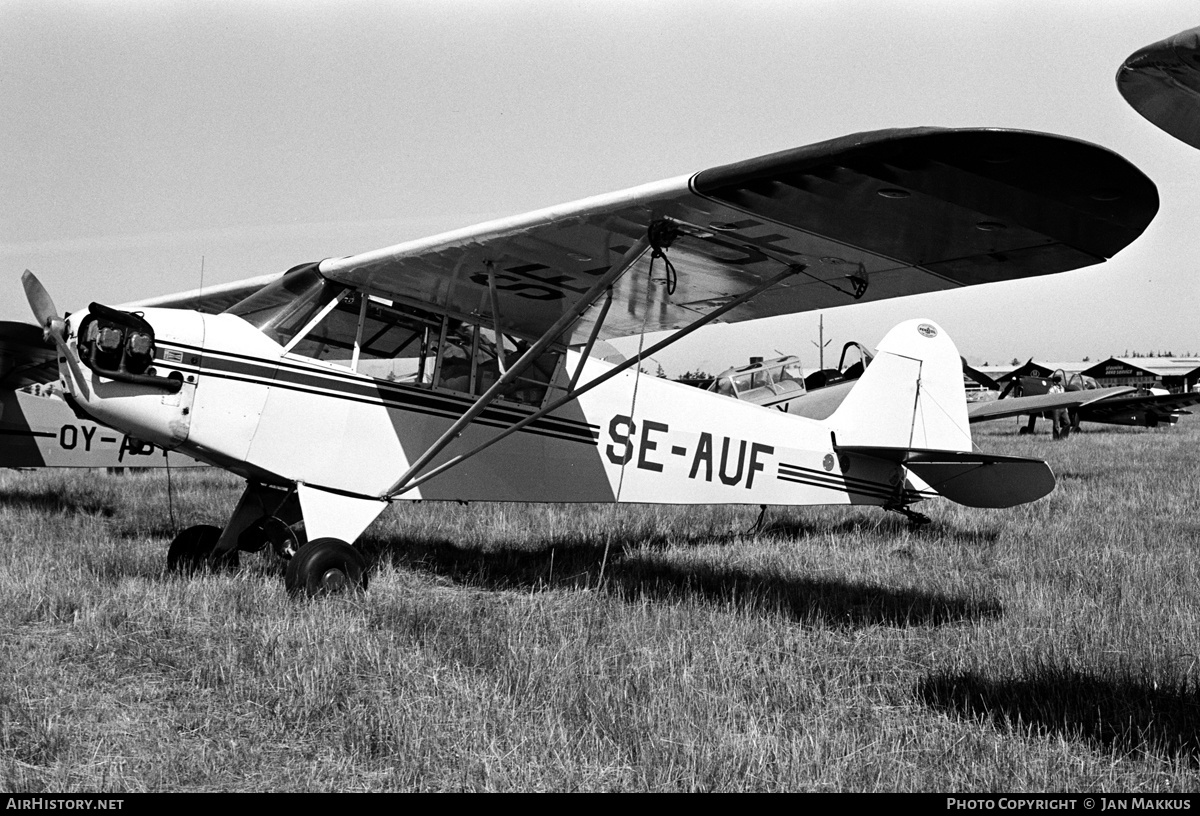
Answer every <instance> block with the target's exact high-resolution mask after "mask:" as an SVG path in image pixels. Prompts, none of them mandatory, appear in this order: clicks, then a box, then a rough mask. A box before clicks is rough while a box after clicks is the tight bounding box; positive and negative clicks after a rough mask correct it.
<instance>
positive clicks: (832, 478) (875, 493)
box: [777, 462, 937, 502]
mask: <svg viewBox="0 0 1200 816" xmlns="http://www.w3.org/2000/svg"><path fill="white" fill-rule="evenodd" d="M777 477H778V478H779V480H780V481H784V482H795V483H797V484H805V485H809V486H810V487H823V488H826V489H827V490H834V491H837V492H841V493H848V494H854V493H857V494H859V495H862V496H869V497H871V498H879V499H888V498H893V497H895V496H896V492H897V491H896V488H895V487H894V486H892V485H889V484H885V483H883V482H873V481H870V480H869V479H859V478H855V477H851V476H845V475H841V474H835V473H827V472H825V471H821V470H816V469H814V468H806V467H801V466H800V465H789V464H787V463H785V462H780V463H779V470H778V474H777ZM935 495H937V494H936V493H929V494H927V493H925V492H924V491H917V490H911V489H906V490H904V491H903V498H904V499H905V500H906V501H910V502H912V501H918V500H920V499H926V498H932V497H933V496H935Z"/></svg>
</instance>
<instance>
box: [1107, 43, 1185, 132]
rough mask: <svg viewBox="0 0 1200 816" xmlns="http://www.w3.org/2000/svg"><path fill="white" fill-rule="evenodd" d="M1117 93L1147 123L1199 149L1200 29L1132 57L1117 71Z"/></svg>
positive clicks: (1143, 49) (1148, 48) (1135, 53)
mask: <svg viewBox="0 0 1200 816" xmlns="http://www.w3.org/2000/svg"><path fill="white" fill-rule="evenodd" d="M1117 90H1119V91H1120V92H1121V96H1123V97H1125V101H1126V102H1128V103H1129V104H1130V105H1131V106H1133V109H1134V110H1136V111H1137V112H1138V113H1140V114H1141V115H1142V116H1144V117H1146V119H1148V120H1150V121H1151V122H1153V123H1154V124H1155V125H1157V126H1158V127H1160V128H1162V129H1163V130H1165V131H1166V132H1167V133H1169V134H1171V135H1172V136H1174V137H1175V138H1176V139H1179V140H1180V141H1183V142H1186V143H1187V144H1189V145H1191V146H1192V147H1197V148H1200V27H1198V28H1189V29H1188V30H1187V31H1181V32H1179V33H1178V34H1175V35H1174V36H1172V37H1168V38H1166V39H1165V40H1159V41H1158V42H1156V43H1151V44H1150V45H1147V46H1146V47H1145V48H1141V49H1139V50H1137V51H1135V52H1134V53H1133V54H1131V55H1130V57H1129V58H1128V59H1127V60H1125V62H1124V63H1122V64H1121V68H1120V70H1118V71H1117Z"/></svg>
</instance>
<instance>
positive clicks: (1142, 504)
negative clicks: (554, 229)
mask: <svg viewBox="0 0 1200 816" xmlns="http://www.w3.org/2000/svg"><path fill="white" fill-rule="evenodd" d="M1015 431H1016V424H1015V421H1014V422H1013V424H1009V423H1008V422H1000V423H993V425H992V426H990V427H985V428H983V429H982V430H981V431H980V430H978V429H977V441H978V442H979V444H980V446H981V447H982V448H983V449H984V450H986V451H989V452H995V453H1009V454H1016V455H1030V456H1042V457H1044V458H1047V459H1048V460H1049V461H1050V463H1051V465H1052V466H1053V468H1054V470H1055V472H1056V474H1057V475H1058V479H1059V482H1058V487H1057V489H1056V490H1055V492H1054V493H1052V494H1051V495H1050V496H1048V497H1047V498H1045V499H1042V500H1041V501H1039V502H1036V503H1034V504H1032V505H1027V506H1024V507H1019V508H1016V509H1012V510H1004V511H1000V510H996V511H989V510H971V509H968V508H963V507H959V506H957V505H953V504H950V503H948V502H946V501H944V500H938V501H935V502H930V503H926V504H924V505H922V506H921V508H920V509H921V510H922V511H923V512H925V513H926V514H928V515H929V516H931V517H932V519H933V521H932V523H931V524H930V525H928V526H927V527H925V528H921V529H919V530H915V531H914V530H911V529H910V528H909V526H908V524H907V522H905V520H904V519H903V518H902V517H900V516H898V515H896V514H889V513H885V512H883V511H881V510H879V509H876V508H860V509H848V508H811V509H799V510H786V509H781V508H772V510H771V511H770V513H769V514H768V517H767V526H766V528H765V529H764V530H763V531H762V532H760V533H758V534H755V535H752V536H746V535H743V532H744V531H745V530H746V529H747V528H749V527H750V526H751V524H752V523H753V522H754V520H755V517H756V516H757V508H756V507H735V508H726V507H716V508H706V507H699V508H676V507H665V508H664V507H641V506H638V507H623V508H615V507H611V506H593V505H587V506H566V505H538V504H530V505H491V504H473V505H470V506H459V505H453V504H451V505H446V504H419V505H414V506H411V507H405V506H398V507H396V508H393V509H392V510H390V511H389V512H388V513H387V514H385V515H384V516H383V518H382V519H381V520H380V521H378V522H377V523H376V524H375V525H374V526H372V527H371V529H370V530H369V531H368V533H367V535H366V536H365V537H364V540H363V542H362V545H363V547H364V549H365V551H366V552H367V553H369V555H370V558H371V561H372V564H373V567H372V570H371V573H370V589H369V591H368V592H367V593H365V594H363V595H360V596H357V597H342V598H333V599H321V600H316V601H297V600H293V599H291V598H289V597H288V595H287V593H286V592H285V590H284V588H283V584H282V580H281V578H280V574H281V568H280V567H279V565H278V564H277V563H274V561H273V560H272V558H269V557H268V556H266V555H257V554H256V555H245V554H243V558H242V567H241V569H240V570H239V571H238V572H236V573H233V574H226V575H203V576H199V577H195V578H188V579H184V578H179V577H175V576H167V575H165V574H164V561H165V551H166V547H167V543H168V542H169V541H170V538H171V536H172V535H173V532H174V530H175V528H176V527H177V526H178V527H182V526H185V525H189V524H196V523H202V522H209V523H216V524H221V523H223V522H224V520H225V517H226V516H227V514H228V513H229V511H230V510H231V509H232V506H233V503H234V501H235V499H236V497H237V495H238V493H239V491H240V485H239V483H238V482H237V481H236V480H235V479H233V478H231V477H228V476H226V475H224V474H221V473H216V472H211V471H207V472H206V471H193V472H180V471H177V472H175V473H174V474H173V475H172V481H173V487H174V490H173V501H172V502H169V501H168V492H167V480H166V476H165V474H164V473H162V472H158V473H145V474H131V475H126V476H111V475H103V474H101V475H97V474H93V473H72V472H64V471H59V472H24V473H17V472H12V471H0V536H2V539H0V540H2V541H3V546H2V547H0V636H2V637H0V789H4V790H8V791H53V792H68V791H124V792H133V791H226V790H231V791H260V790H334V791H350V790H366V791H387V790H401V791H410V790H501V791H514V790H519V791H525V790H554V791H567V790H621V791H637V790H655V791H677V790H723V791H751V790H753V791H758V790H764V791H766V790H787V791H814V790H820V791H947V792H949V791H976V792H981V791H1014V792H1015V791H1076V792H1080V791H1107V792H1120V791H1130V792H1133V791H1137V792H1153V791H1172V792H1185V791H1195V790H1197V789H1200V639H1198V633H1200V559H1197V555H1196V545H1197V542H1198V540H1200V524H1198V522H1197V518H1196V508H1197V506H1198V500H1200V419H1197V418H1194V417H1187V418H1184V419H1183V420H1182V421H1181V423H1180V424H1179V426H1178V427H1176V428H1173V429H1167V430H1154V431H1148V430H1128V429H1104V428H1102V427H1101V426H1090V428H1088V427H1085V430H1084V432H1082V433H1080V434H1077V435H1075V436H1072V438H1071V439H1070V440H1068V441H1066V442H1052V441H1051V439H1050V438H1049V435H1048V434H1046V433H1043V434H1039V435H1038V436H1037V437H1035V438H1028V437H1018V436H1017V435H1016V432H1015ZM172 517H173V518H174V522H173V521H172Z"/></svg>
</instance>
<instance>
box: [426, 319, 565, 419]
mask: <svg viewBox="0 0 1200 816" xmlns="http://www.w3.org/2000/svg"><path fill="white" fill-rule="evenodd" d="M529 346H530V344H529V343H527V342H526V341H524V340H521V339H518V338H514V337H510V336H508V335H504V334H501V335H500V336H499V338H497V336H496V333H495V331H493V330H492V329H490V328H485V327H483V326H478V325H475V324H472V323H465V322H461V321H457V320H454V319H450V320H449V321H448V323H447V326H446V330H445V334H444V340H443V342H442V345H441V355H440V359H439V361H438V373H437V386H438V387H439V388H446V389H449V390H451V391H459V392H462V393H465V394H471V395H473V396H481V395H482V394H484V393H485V392H486V391H487V390H488V389H489V388H491V387H492V386H493V385H495V384H496V382H497V381H498V380H499V379H500V377H501V376H502V375H503V374H504V373H505V372H506V371H508V369H509V367H511V366H513V365H515V364H516V363H517V361H518V360H520V359H521V356H522V355H523V354H524V353H525V351H526V350H527V349H528V348H529ZM560 356H561V355H560V354H559V352H557V351H548V352H546V353H544V354H542V356H541V357H539V358H538V359H537V360H535V361H534V362H533V364H532V365H530V366H529V367H528V368H526V369H525V370H524V371H523V372H521V374H520V375H519V376H518V377H517V379H516V381H515V382H513V383H510V384H509V385H508V386H507V387H506V388H505V389H504V391H502V392H501V394H500V398H501V399H505V400H509V401H512V402H520V403H524V404H526V405H541V403H542V401H543V400H544V399H545V397H546V392H547V390H548V388H549V385H550V380H551V379H552V378H553V377H554V372H555V369H557V368H558V361H559V357H560ZM501 361H503V366H501Z"/></svg>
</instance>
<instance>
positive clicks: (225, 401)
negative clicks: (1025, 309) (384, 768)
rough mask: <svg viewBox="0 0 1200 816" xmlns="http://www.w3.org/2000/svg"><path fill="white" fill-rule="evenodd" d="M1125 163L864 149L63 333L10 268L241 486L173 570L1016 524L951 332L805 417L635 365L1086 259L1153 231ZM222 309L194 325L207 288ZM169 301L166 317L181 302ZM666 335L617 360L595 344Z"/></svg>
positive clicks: (720, 177)
mask: <svg viewBox="0 0 1200 816" xmlns="http://www.w3.org/2000/svg"><path fill="white" fill-rule="evenodd" d="M1157 207H1158V195H1157V191H1156V189H1155V187H1154V185H1153V183H1152V182H1151V181H1150V180H1149V179H1147V178H1146V177H1145V176H1144V175H1143V174H1142V173H1141V172H1140V171H1138V170H1137V169H1136V168H1135V167H1133V166H1132V165H1131V164H1129V163H1128V162H1127V161H1126V160H1124V159H1123V158H1121V157H1120V156H1118V155H1116V154H1114V153H1112V152H1110V151H1108V150H1106V149H1104V148H1101V147H1098V146H1096V145H1092V144H1089V143H1085V142H1081V141H1077V140H1074V139H1069V138H1064V137H1058V136H1053V135H1048V134H1041V133H1033V132H1024V131H1006V130H989V129H961V130H959V129H940V128H914V129H902V130H887V131H877V132H871V133H862V134H856V135H853V136H848V137H844V138H839V139H834V140H831V141H827V142H822V143H819V144H815V145H811V146H807V147H801V148H796V149H792V150H786V151H783V152H780V153H775V154H771V155H767V156H763V157H759V158H755V159H750V160H748V161H742V162H738V163H735V164H729V165H725V166H720V167H715V168H712V169H709V170H704V171H702V172H700V173H697V174H694V175H690V176H684V177H679V178H675V179H670V180H667V181H663V182H658V183H653V184H648V185H645V186H642V187H637V188H633V189H631V190H626V191H623V192H618V193H613V194H609V195H602V196H597V197H594V198H589V199H584V200H582V201H578V202H575V203H572V204H566V205H563V206H559V207H552V208H549V209H545V210H540V211H536V212H532V213H529V214H527V215H522V216H518V217H514V218H508V219H502V220H498V221H493V222H489V223H485V224H482V225H479V226H476V227H471V228H467V229H462V230H457V231H453V232H449V233H444V234H441V235H436V236H433V237H430V238H425V239H421V240H415V241H409V242H407V243H403V244H399V245H396V246H392V247H388V248H385V249H381V250H377V251H374V252H367V253H365V254H361V255H354V256H350V257H343V258H330V259H326V260H324V261H320V262H318V263H309V264H304V265H302V266H298V267H294V268H293V269H291V270H289V271H288V272H287V273H285V274H283V275H279V276H274V277H273V278H270V279H256V280H254V281H249V282H245V283H244V284H230V285H228V286H225V287H222V288H221V289H220V290H219V291H214V290H212V289H210V290H206V292H205V294H204V295H200V294H199V293H195V292H192V293H184V294H182V295H177V296H168V297H162V298H156V299H153V300H145V301H141V302H140V303H137V304H136V305H135V306H128V307H124V308H114V307H109V306H104V305H101V304H98V303H93V304H91V305H90V306H89V307H88V308H87V309H85V310H81V311H78V312H74V313H72V314H70V315H69V316H68V317H65V318H64V317H62V316H61V314H60V312H59V311H58V309H57V308H56V307H55V306H54V304H53V302H52V300H51V298H50V296H49V294H48V293H47V291H46V289H45V288H44V287H43V286H42V285H41V284H40V283H39V282H38V281H37V279H36V278H35V277H34V276H33V275H32V274H31V273H28V272H27V273H26V275H25V276H24V279H23V280H24V285H25V289H26V294H27V297H28V299H29V301H30V304H31V306H32V308H33V312H34V314H35V316H36V317H37V321H38V323H39V324H40V325H41V326H43V327H44V329H45V333H46V335H47V337H48V338H49V339H50V340H52V341H53V342H54V343H55V345H56V347H57V350H58V360H59V385H60V388H61V389H62V391H63V392H64V394H66V395H67V400H68V401H69V402H70V404H71V405H72V406H73V407H74V408H75V409H77V410H78V411H79V412H81V413H83V414H85V415H87V416H89V417H91V418H93V419H94V420H96V421H97V422H100V423H103V424H105V425H107V426H110V427H113V428H116V429H119V430H121V431H123V432H125V433H128V434H130V435H131V436H133V437H134V438H137V439H142V440H145V441H147V442H150V443H153V444H155V445H158V446H160V447H163V448H166V449H169V450H178V451H180V452H183V453H185V454H187V455H188V456H190V457H193V458H195V459H197V460H199V461H202V462H206V463H208V464H211V465H215V466H218V467H222V468H225V469H227V470H230V471H232V472H233V473H235V474H238V475H239V476H241V477H243V478H244V479H245V480H246V483H247V484H246V489H245V492H244V494H243V496H242V498H241V500H240V501H239V503H238V505H237V506H236V508H235V509H234V510H233V512H232V514H231V517H230V519H229V521H228V522H227V523H226V525H225V526H224V528H220V529H219V528H216V527H212V526H203V525H202V526H198V527H193V528H189V529H187V530H184V531H183V532H182V533H180V535H179V536H177V537H176V539H175V540H174V541H173V542H172V543H171V546H170V549H169V551H168V564H169V566H171V567H172V568H175V569H187V568H190V567H194V566H197V565H202V564H210V565H219V564H222V563H228V562H229V561H231V560H233V559H235V558H236V556H237V552H238V550H239V548H240V549H247V550H253V549H257V548H259V547H262V546H264V544H265V542H268V541H269V542H270V543H271V544H272V546H274V548H275V549H276V551H278V552H279V553H280V554H282V555H285V556H290V558H289V560H288V564H287V569H286V575H285V583H286V585H287V587H288V588H289V590H290V591H292V592H294V593H319V592H325V591H334V590H337V589H339V588H343V587H346V586H364V585H365V582H366V566H365V564H364V560H363V558H362V556H361V555H360V554H359V552H358V551H357V550H356V549H355V548H354V547H353V546H352V543H353V542H354V541H356V540H357V539H358V537H359V536H360V535H361V533H362V532H363V531H364V530H365V529H366V527H367V526H368V525H369V524H370V523H371V522H372V521H373V520H374V519H375V518H376V517H377V516H378V515H379V513H380V512H381V511H383V509H384V508H385V507H387V506H388V504H390V503H393V502H398V501H405V500H416V499H433V500H450V499H454V500H480V501H545V502H634V503H663V504H758V505H792V506H798V505H813V504H864V505H876V506H881V507H884V508H887V509H891V510H897V511H900V512H903V513H906V514H908V515H909V516H910V518H915V517H916V516H917V514H916V513H914V512H913V511H912V510H911V506H912V505H913V504H915V503H917V502H919V501H921V500H924V499H927V498H932V497H935V496H938V495H940V496H943V497H946V498H949V499H951V500H952V501H956V502H959V503H962V504H966V505H970V506H977V507H1007V506H1012V505H1015V504H1019V503H1023V502H1029V501H1033V500H1036V499H1037V498H1040V497H1041V496H1044V495H1045V494H1046V493H1048V492H1049V491H1050V490H1052V489H1053V486H1054V476H1053V474H1052V473H1051V471H1050V469H1049V467H1048V466H1047V465H1046V463H1045V462H1043V461H1041V460H1038V459H1026V458H1019V457H1009V456H993V455H988V454H984V453H979V452H976V451H975V450H974V446H973V444H972V442H971V435H970V428H969V424H968V418H967V410H966V402H965V398H964V391H963V381H962V366H961V362H960V358H959V354H958V351H957V350H956V349H955V347H954V344H953V343H952V342H951V340H950V339H949V338H948V337H947V336H946V334H945V332H944V331H942V329H941V328H940V327H938V326H937V325H936V324H935V323H933V322H932V321H929V320H909V321H906V322H903V323H901V324H900V325H898V326H897V327H896V328H894V329H893V330H892V331H891V332H889V333H888V335H887V336H886V337H885V338H884V339H883V341H882V342H881V343H880V344H879V347H878V351H877V353H876V355H875V357H874V360H873V361H872V362H871V365H870V367H869V368H868V369H867V370H866V372H865V373H864V374H863V376H861V377H860V378H859V379H857V380H856V381H855V382H854V385H853V388H852V389H850V390H849V392H848V393H847V394H846V396H845V398H844V399H843V400H842V401H841V403H840V404H839V405H838V407H837V410H836V411H835V412H834V413H833V414H832V415H831V416H829V417H828V418H827V419H824V420H813V419H810V418H808V417H804V416H798V415H794V414H791V413H783V412H780V411H769V410H763V409H761V408H760V407H759V406H756V405H753V404H747V403H742V402H739V401H737V400H731V399H726V398H723V397H720V396H719V395H716V394H709V393H705V392H703V391H701V390H700V389H696V388H692V387H690V386H687V385H683V384H680V383H674V382H671V381H668V380H664V379H659V378H656V377H652V376H643V375H642V374H641V373H640V368H639V363H640V362H641V361H643V360H644V359H646V358H647V357H649V356H651V355H653V354H655V353H656V352H657V351H658V350H659V349H660V348H662V347H664V346H666V345H667V344H670V343H673V342H675V341H677V340H679V339H680V338H682V337H684V336H686V335H688V334H690V333H692V332H694V331H696V330H697V329H699V328H701V327H702V326H704V325H706V324H708V323H711V322H713V321H715V320H725V321H745V320H753V319H756V318H762V317H768V316H775V315H784V314H790V313H795V312H800V311H805V310H809V309H826V308H830V307H832V306H836V305H843V304H849V303H855V302H867V301H875V300H881V299H884V298H891V297H897V296H901V295H908V294H915V293H920V292H933V291H938V290H943V289H951V288H957V287H961V286H972V285H977V284H984V283H989V282H993V281H1001V280H1010V279H1014V278H1024V277H1031V276H1036V275H1045V274H1050V273H1055V272H1061V271H1065V270H1069V269H1076V268H1079V267H1082V266H1087V265H1090V264H1094V263H1099V262H1101V261H1103V260H1105V259H1107V258H1109V257H1111V256H1112V255H1113V254H1115V253H1116V252H1118V251H1119V250H1120V249H1122V248H1123V247H1124V246H1126V245H1127V244H1128V243H1129V242H1131V241H1133V240H1134V239H1135V238H1136V237H1137V236H1138V235H1140V234H1141V232H1142V231H1143V230H1144V229H1145V227H1146V226H1147V225H1148V224H1149V222H1150V220H1151V219H1152V218H1153V216H1154V214H1155V212H1156V211H1157ZM214 297H217V298H223V299H224V300H223V301H222V302H227V303H229V304H231V305H229V307H228V308H227V309H225V310H224V311H223V312H221V313H220V314H206V313H203V312H201V311H195V309H196V307H197V306H201V305H202V304H204V303H209V304H210V305H211V299H212V298H214ZM181 307H183V308H181ZM663 330H673V331H672V333H671V334H670V335H669V336H668V337H667V338H666V339H664V340H661V341H659V342H656V343H653V344H650V345H648V346H647V347H643V348H641V349H640V350H639V352H638V354H636V355H635V356H633V357H631V358H629V359H627V360H625V361H624V362H621V363H617V364H613V363H609V362H605V361H604V360H602V359H599V358H598V357H596V356H593V350H594V349H595V348H596V347H597V344H599V343H601V342H602V341H604V340H605V339H607V338H613V337H621V336H629V335H645V334H647V333H650V332H659V331H663Z"/></svg>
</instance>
